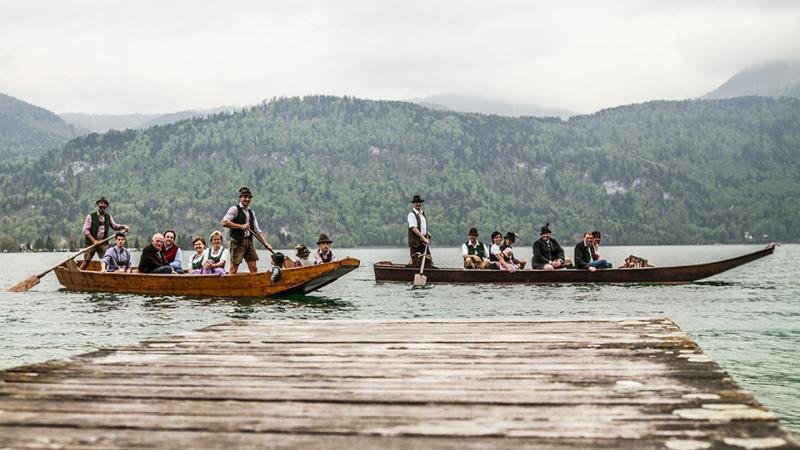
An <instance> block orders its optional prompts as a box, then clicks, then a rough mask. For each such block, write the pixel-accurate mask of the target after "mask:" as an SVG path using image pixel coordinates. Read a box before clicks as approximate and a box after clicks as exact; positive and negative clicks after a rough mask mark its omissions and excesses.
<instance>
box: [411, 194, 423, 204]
mask: <svg viewBox="0 0 800 450" xmlns="http://www.w3.org/2000/svg"><path fill="white" fill-rule="evenodd" d="M424 202H425V200H423V199H422V197H420V196H419V194H416V195H415V196H414V198H412V199H411V203H424Z"/></svg>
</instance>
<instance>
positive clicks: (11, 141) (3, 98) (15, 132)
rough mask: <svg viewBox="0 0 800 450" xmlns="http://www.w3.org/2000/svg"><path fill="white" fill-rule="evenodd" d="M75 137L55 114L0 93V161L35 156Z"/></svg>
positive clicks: (72, 129) (70, 126)
mask: <svg viewBox="0 0 800 450" xmlns="http://www.w3.org/2000/svg"><path fill="white" fill-rule="evenodd" d="M79 134H80V132H79V131H78V130H76V129H75V127H73V126H72V125H69V124H68V123H66V122H65V121H64V120H63V119H61V118H60V117H59V116H58V115H56V114H55V113H53V112H50V111H48V110H46V109H44V108H41V107H39V106H36V105H32V104H30V103H27V102H25V101H22V100H20V99H18V98H16V97H12V96H10V95H6V94H0V158H3V159H14V158H19V157H24V156H35V155H39V154H41V153H43V152H44V151H46V150H49V149H51V148H54V147H60V146H61V145H63V144H64V143H65V142H67V141H68V140H70V139H72V138H74V137H76V136H78V135H79Z"/></svg>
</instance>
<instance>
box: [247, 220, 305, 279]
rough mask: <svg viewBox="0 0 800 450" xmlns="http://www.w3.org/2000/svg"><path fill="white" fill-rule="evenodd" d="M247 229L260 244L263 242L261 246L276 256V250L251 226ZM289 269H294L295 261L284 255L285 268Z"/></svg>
mask: <svg viewBox="0 0 800 450" xmlns="http://www.w3.org/2000/svg"><path fill="white" fill-rule="evenodd" d="M247 229H248V230H250V234H251V235H253V236H255V237H256V239H257V240H258V242H261V245H263V246H264V248H265V249H267V251H268V252H270V253H272V254H273V255H274V254H275V250H273V249H272V248H271V247H270V246H269V245H267V241H266V239H264V238H263V237H261V235H260V234H258V233H256V232H255V231H253V228H252V227H251V226H250V225H247ZM289 267H294V261H292V258H289V257H288V256H286V255H283V268H284V269H286V268H289Z"/></svg>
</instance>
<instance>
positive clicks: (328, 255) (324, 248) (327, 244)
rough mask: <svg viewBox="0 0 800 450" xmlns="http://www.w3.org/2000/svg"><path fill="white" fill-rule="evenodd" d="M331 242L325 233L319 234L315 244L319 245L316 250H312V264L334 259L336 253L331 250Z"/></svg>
mask: <svg viewBox="0 0 800 450" xmlns="http://www.w3.org/2000/svg"><path fill="white" fill-rule="evenodd" d="M332 243H333V241H332V240H330V238H329V237H328V235H327V234H325V233H322V234H320V235H319V239H317V245H319V248H318V249H317V251H316V252H314V264H322V263H329V262H332V261H336V253H334V252H333V250H331V244H332Z"/></svg>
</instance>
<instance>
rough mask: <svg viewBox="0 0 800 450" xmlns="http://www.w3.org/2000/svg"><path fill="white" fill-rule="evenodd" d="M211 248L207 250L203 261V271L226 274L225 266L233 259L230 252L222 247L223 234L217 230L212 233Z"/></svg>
mask: <svg viewBox="0 0 800 450" xmlns="http://www.w3.org/2000/svg"><path fill="white" fill-rule="evenodd" d="M210 239H211V247H209V248H208V249H207V250H206V253H205V259H204V260H203V269H206V270H212V271H214V272H213V273H218V274H220V275H222V274H224V273H225V266H227V265H228V261H230V259H231V255H230V252H229V251H228V249H227V248H225V247H223V246H222V233H220V232H219V231H217V230H214V231H212V232H211V237H210Z"/></svg>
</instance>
